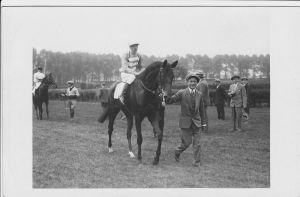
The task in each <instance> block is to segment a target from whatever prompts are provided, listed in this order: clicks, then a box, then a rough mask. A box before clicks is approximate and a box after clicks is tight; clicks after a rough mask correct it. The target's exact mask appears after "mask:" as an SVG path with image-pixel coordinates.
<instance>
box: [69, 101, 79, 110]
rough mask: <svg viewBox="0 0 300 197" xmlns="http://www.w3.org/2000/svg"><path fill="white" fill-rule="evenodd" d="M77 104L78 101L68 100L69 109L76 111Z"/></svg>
mask: <svg viewBox="0 0 300 197" xmlns="http://www.w3.org/2000/svg"><path fill="white" fill-rule="evenodd" d="M76 103H77V101H76V100H74V99H70V100H68V107H69V108H70V109H75V107H76Z"/></svg>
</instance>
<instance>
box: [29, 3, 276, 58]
mask: <svg viewBox="0 0 300 197" xmlns="http://www.w3.org/2000/svg"><path fill="white" fill-rule="evenodd" d="M268 9H269V8H257V7H254V8H251V7H248V8H246V7H243V8H242V7H235V8H232V7H231V8H226V7H186V8H184V7H172V8H165V7H146V8H145V7H144V8H142V7H138V8H136V7H125V8H124V7H119V8H118V7H93V8H90V7H88V8H82V7H81V8H28V9H27V10H26V12H23V13H24V15H23V16H26V19H28V20H26V22H27V24H28V25H29V28H32V29H31V32H33V33H32V34H33V35H32V41H33V42H32V43H33V46H32V47H34V48H36V49H37V50H41V49H47V50H52V51H61V52H70V51H82V52H90V53H114V54H123V53H125V52H126V51H128V42H130V41H137V42H139V43H140V47H139V52H140V53H142V54H146V55H155V56H165V55H171V54H177V55H180V56H184V55H186V54H201V55H204V54H206V55H208V56H214V55H217V54H244V55H253V54H268V53H269V38H270V35H269V33H270V32H269V10H268Z"/></svg>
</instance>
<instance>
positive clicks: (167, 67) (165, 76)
mask: <svg viewBox="0 0 300 197" xmlns="http://www.w3.org/2000/svg"><path fill="white" fill-rule="evenodd" d="M177 64H178V61H177V60H176V61H175V62H173V63H171V64H170V63H168V61H167V60H165V61H164V62H163V63H162V65H161V67H160V74H159V80H160V83H161V88H162V89H163V90H164V92H165V93H166V94H167V95H166V96H171V94H172V82H173V79H174V72H173V68H175V67H176V66H177Z"/></svg>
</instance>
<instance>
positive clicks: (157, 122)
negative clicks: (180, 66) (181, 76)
mask: <svg viewBox="0 0 300 197" xmlns="http://www.w3.org/2000/svg"><path fill="white" fill-rule="evenodd" d="M177 63H178V61H175V62H174V63H172V64H169V63H168V62H167V60H165V61H164V62H154V63H152V64H151V65H149V66H147V67H146V68H145V70H144V71H143V72H142V73H141V74H140V75H138V76H137V77H136V79H135V81H134V82H133V83H132V84H131V85H130V86H129V87H128V89H127V92H126V94H125V105H122V104H121V103H120V101H119V100H116V99H114V98H113V95H114V91H115V88H116V84H113V85H112V87H111V88H110V89H109V93H108V95H109V98H108V103H107V104H105V103H103V104H102V106H103V111H102V114H100V116H99V118H98V121H99V122H104V121H105V119H106V118H107V117H108V119H109V123H108V135H109V140H108V148H109V152H112V142H111V136H112V132H113V125H114V120H115V118H116V115H117V114H118V113H119V111H120V110H122V111H123V112H124V114H125V116H126V118H127V140H128V148H129V155H130V156H131V157H134V154H133V153H132V145H131V130H132V126H133V117H134V118H135V126H136V132H137V144H138V157H137V158H138V160H139V162H140V163H141V162H142V154H141V145H142V142H143V137H142V131H141V123H142V121H143V119H144V118H145V117H148V119H149V120H150V122H151V124H152V126H153V127H154V130H155V131H156V133H157V139H158V145H157V150H156V156H155V158H154V160H153V165H156V164H158V162H159V157H160V153H161V143H162V138H163V127H164V110H165V108H164V106H162V100H163V99H164V98H163V97H164V95H165V93H166V94H167V95H168V96H170V95H171V88H172V81H173V79H174V73H173V68H175V66H176V65H177Z"/></svg>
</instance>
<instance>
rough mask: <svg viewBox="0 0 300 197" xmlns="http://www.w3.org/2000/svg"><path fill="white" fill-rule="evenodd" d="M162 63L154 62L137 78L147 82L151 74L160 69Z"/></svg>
mask: <svg viewBox="0 0 300 197" xmlns="http://www.w3.org/2000/svg"><path fill="white" fill-rule="evenodd" d="M161 64H162V62H161V61H155V62H153V63H152V64H150V65H149V66H147V67H146V68H145V70H144V71H143V72H142V73H141V74H139V75H138V76H137V78H138V79H140V80H149V79H148V78H149V77H150V76H151V73H152V72H154V71H157V69H159V68H160V66H161Z"/></svg>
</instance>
